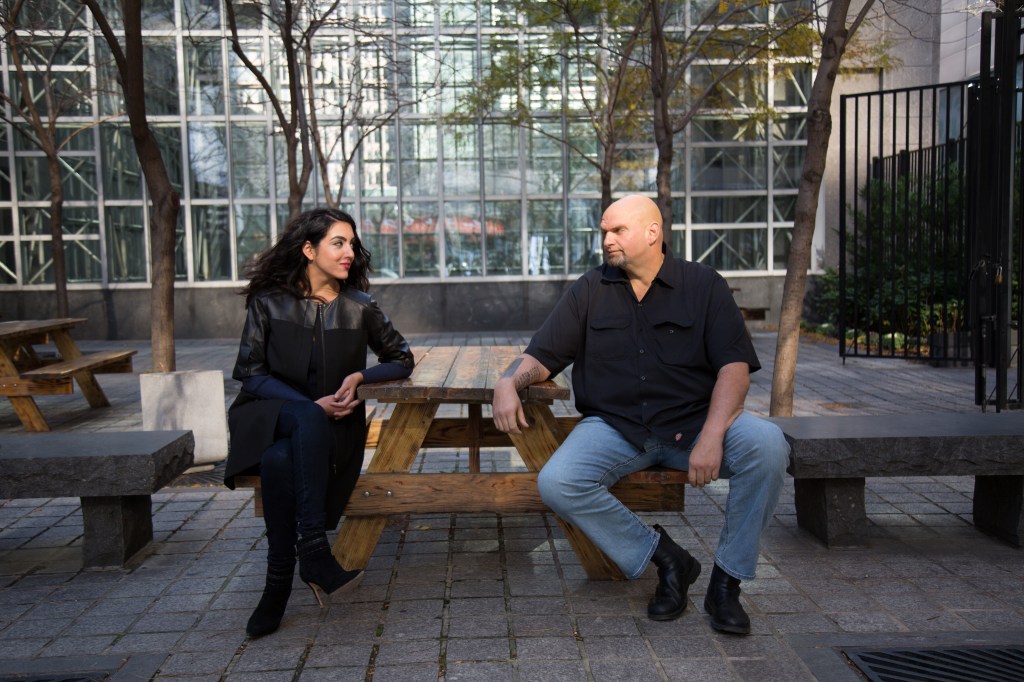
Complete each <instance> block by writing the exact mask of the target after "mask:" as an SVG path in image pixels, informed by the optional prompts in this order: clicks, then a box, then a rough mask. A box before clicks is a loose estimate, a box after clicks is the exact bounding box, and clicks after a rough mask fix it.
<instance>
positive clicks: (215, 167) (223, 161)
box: [188, 121, 228, 199]
mask: <svg viewBox="0 0 1024 682" xmlns="http://www.w3.org/2000/svg"><path fill="white" fill-rule="evenodd" d="M188 156H189V177H190V178H191V180H192V183H191V184H192V197H193V198H194V199H225V198H227V196H228V145H227V128H226V126H225V125H224V124H223V123H214V122H208V121H199V122H195V121H193V122H191V123H189V124H188Z"/></svg>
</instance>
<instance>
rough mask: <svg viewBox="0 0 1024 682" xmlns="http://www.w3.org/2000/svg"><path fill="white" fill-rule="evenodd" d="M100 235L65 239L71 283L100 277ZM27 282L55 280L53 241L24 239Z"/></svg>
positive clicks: (68, 274)
mask: <svg viewBox="0 0 1024 682" xmlns="http://www.w3.org/2000/svg"><path fill="white" fill-rule="evenodd" d="M99 244H100V243H99V240H98V239H82V240H78V239H66V240H64V267H65V270H66V272H67V281H68V283H69V284H72V283H79V282H98V281H99V280H100V273H101V270H100V253H99V252H100V249H99ZM21 267H22V272H23V273H24V284H27V285H32V284H53V242H51V241H50V240H49V239H46V240H41V239H32V240H26V241H23V242H21Z"/></svg>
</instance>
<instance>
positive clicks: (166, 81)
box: [142, 36, 180, 116]
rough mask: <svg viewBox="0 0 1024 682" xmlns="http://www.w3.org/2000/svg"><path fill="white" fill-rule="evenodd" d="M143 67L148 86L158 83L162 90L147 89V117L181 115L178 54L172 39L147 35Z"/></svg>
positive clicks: (143, 48)
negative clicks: (179, 106) (179, 113)
mask: <svg viewBox="0 0 1024 682" xmlns="http://www.w3.org/2000/svg"><path fill="white" fill-rule="evenodd" d="M142 51H143V57H142V64H143V67H144V68H145V70H146V83H149V84H156V83H159V85H160V87H147V88H146V114H147V115H148V116H163V115H173V114H177V113H178V92H179V91H180V89H179V87H178V51H177V49H176V47H175V43H174V39H173V38H158V37H153V36H147V37H146V40H145V41H143V45H142Z"/></svg>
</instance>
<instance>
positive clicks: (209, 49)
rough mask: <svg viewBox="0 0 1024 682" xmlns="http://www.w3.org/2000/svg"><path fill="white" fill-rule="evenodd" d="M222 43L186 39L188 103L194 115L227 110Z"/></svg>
mask: <svg viewBox="0 0 1024 682" xmlns="http://www.w3.org/2000/svg"><path fill="white" fill-rule="evenodd" d="M221 44H222V43H221V41H220V40H199V39H193V40H186V41H185V43H184V46H185V80H186V85H185V101H186V107H187V110H188V113H190V114H220V113H222V112H223V111H224V83H223V77H224V76H223V72H224V70H223V68H221Z"/></svg>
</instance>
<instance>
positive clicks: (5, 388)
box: [0, 377, 74, 397]
mask: <svg viewBox="0 0 1024 682" xmlns="http://www.w3.org/2000/svg"><path fill="white" fill-rule="evenodd" d="M73 392H74V389H73V386H72V383H71V377H65V378H63V379H22V378H21V377H0V395H2V396H8V397H10V396H31V395H70V394H71V393H73Z"/></svg>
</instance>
